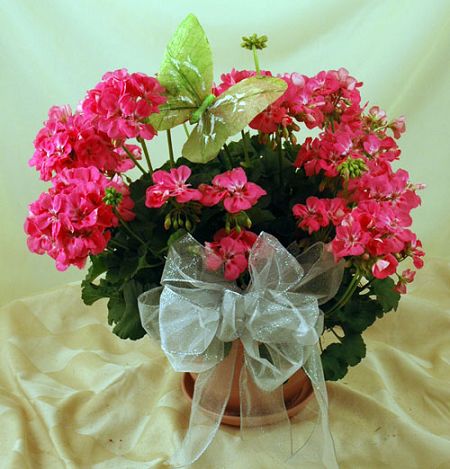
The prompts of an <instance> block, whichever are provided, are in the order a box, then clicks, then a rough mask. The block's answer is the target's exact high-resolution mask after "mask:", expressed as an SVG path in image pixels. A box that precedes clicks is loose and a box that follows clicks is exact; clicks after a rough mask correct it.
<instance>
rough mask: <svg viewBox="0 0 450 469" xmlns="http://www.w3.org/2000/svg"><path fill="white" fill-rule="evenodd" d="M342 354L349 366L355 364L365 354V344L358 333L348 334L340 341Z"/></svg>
mask: <svg viewBox="0 0 450 469" xmlns="http://www.w3.org/2000/svg"><path fill="white" fill-rule="evenodd" d="M341 347H342V354H343V357H344V358H345V361H346V362H347V363H348V364H349V365H350V366H355V365H357V364H358V363H359V362H360V361H361V360H362V359H363V358H364V357H365V356H366V344H365V343H364V341H363V338H362V336H361V335H360V334H348V335H346V336H345V337H344V338H343V340H342V342H341Z"/></svg>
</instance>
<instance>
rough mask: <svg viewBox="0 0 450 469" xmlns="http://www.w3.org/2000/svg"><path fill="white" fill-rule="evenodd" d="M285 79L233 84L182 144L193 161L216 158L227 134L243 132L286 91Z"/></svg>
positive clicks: (267, 78) (217, 99)
mask: <svg viewBox="0 0 450 469" xmlns="http://www.w3.org/2000/svg"><path fill="white" fill-rule="evenodd" d="M286 88H287V85H286V82H284V81H283V80H281V79H279V78H274V77H267V76H261V77H256V76H255V77H251V78H246V79H245V80H242V81H240V82H239V83H237V84H236V85H233V86H232V87H231V88H229V89H228V90H227V91H225V92H224V93H222V94H221V95H220V96H218V97H217V98H216V100H215V101H214V103H213V104H212V106H211V107H210V108H209V109H208V110H207V111H206V112H204V113H203V115H202V117H201V119H200V122H199V123H198V125H197V126H196V127H195V128H194V130H193V131H192V132H191V135H190V137H189V139H188V140H187V142H186V143H185V144H184V147H183V156H184V157H185V158H187V159H188V160H189V161H192V162H194V163H207V162H208V161H210V160H212V159H214V158H215V157H216V156H217V154H218V153H219V151H220V149H221V148H222V146H223V144H224V143H225V142H226V140H227V139H228V137H231V136H232V135H234V134H236V133H238V132H240V131H241V130H242V129H244V127H245V126H246V125H247V124H248V123H249V122H250V121H251V120H252V119H253V118H254V117H256V116H257V115H258V114H259V113H260V112H262V111H263V110H264V109H266V108H267V107H268V106H269V105H270V104H271V103H273V102H274V101H275V100H277V99H278V98H279V97H280V96H281V95H282V94H283V93H284V92H285V91H286Z"/></svg>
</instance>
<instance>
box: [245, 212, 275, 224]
mask: <svg viewBox="0 0 450 469" xmlns="http://www.w3.org/2000/svg"><path fill="white" fill-rule="evenodd" d="M247 215H248V216H249V217H250V220H251V221H252V226H260V225H266V224H267V223H271V222H273V221H274V220H275V216H274V215H273V213H272V212H271V211H270V210H263V209H261V208H259V207H252V208H251V209H250V210H247Z"/></svg>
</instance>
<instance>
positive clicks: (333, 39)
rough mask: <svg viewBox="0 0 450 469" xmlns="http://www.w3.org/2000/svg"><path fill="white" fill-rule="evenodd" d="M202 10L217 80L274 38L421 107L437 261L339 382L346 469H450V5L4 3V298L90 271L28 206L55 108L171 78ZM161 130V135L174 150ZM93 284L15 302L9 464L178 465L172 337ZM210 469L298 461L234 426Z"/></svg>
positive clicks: (290, 51)
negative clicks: (177, 45)
mask: <svg viewBox="0 0 450 469" xmlns="http://www.w3.org/2000/svg"><path fill="white" fill-rule="evenodd" d="M275 4H276V7H275V8H274V7H273V5H275ZM191 11H192V12H194V13H196V14H197V15H198V17H199V18H200V20H201V22H202V24H203V26H204V27H205V29H206V31H207V34H208V36H209V38H210V42H211V44H212V47H213V51H214V56H215V66H216V77H218V76H219V74H220V73H221V72H222V71H228V70H229V69H231V68H232V67H233V66H235V67H238V68H245V67H251V57H250V56H249V54H247V53H246V52H244V51H243V50H242V49H240V47H239V43H240V37H241V36H242V35H243V34H248V33H250V34H251V33H253V32H258V33H266V34H268V36H269V40H270V47H269V49H268V50H267V51H265V52H264V53H263V54H262V56H261V62H262V65H263V66H264V67H267V68H270V69H272V70H273V71H280V72H282V71H298V72H302V73H305V74H314V73H316V72H317V71H319V70H322V69H330V68H338V67H340V66H345V67H347V68H348V69H349V71H350V72H351V73H352V74H353V75H355V76H356V77H357V78H359V79H360V80H362V81H364V82H365V86H364V88H363V97H364V99H367V100H369V99H370V101H371V103H373V104H379V105H380V106H382V107H383V108H385V109H386V111H388V113H389V115H390V116H397V115H400V114H405V115H406V116H407V119H408V132H407V134H406V135H405V136H404V137H402V140H401V146H402V148H403V160H402V166H404V167H406V168H407V169H408V170H409V171H410V174H411V178H412V180H413V181H417V182H425V183H427V184H428V186H429V187H428V189H427V190H426V191H425V192H424V193H423V206H422V207H421V208H419V209H418V210H416V212H415V229H416V231H417V232H418V233H419V235H420V236H421V237H422V239H423V241H424V244H425V248H426V250H427V253H428V261H427V265H426V267H425V269H424V271H423V272H420V274H419V275H418V278H417V283H416V284H414V286H413V287H412V288H411V294H410V295H408V296H407V297H406V298H404V299H403V301H402V303H401V306H400V309H399V311H398V312H397V313H391V314H389V315H388V316H387V317H386V318H385V319H383V320H382V321H380V322H379V323H377V325H375V326H374V327H373V328H371V329H370V331H369V332H368V333H367V334H366V335H365V338H366V341H367V345H368V358H367V359H365V360H364V361H363V363H362V364H361V365H360V366H358V367H357V368H355V369H352V370H351V371H350V373H349V374H348V376H347V377H346V378H345V379H344V380H343V381H342V382H339V383H331V384H330V385H329V395H330V420H331V428H332V431H333V434H334V437H335V441H336V448H337V453H338V459H339V462H340V464H341V467H342V468H343V469H346V468H348V469H354V468H356V469H359V468H364V469H366V468H367V469H372V468H373V469H379V468H396V469H397V468H398V469H404V468H405V469H406V468H408V469H410V468H411V469H416V468H417V469H425V468H426V469H428V468H429V469H446V468H448V467H450V449H449V448H450V447H449V443H448V436H449V435H448V434H449V426H448V422H449V410H448V402H449V399H450V396H449V391H448V389H449V387H448V374H449V373H448V363H449V358H448V357H449V351H448V348H449V342H450V341H449V340H448V330H449V312H450V297H449V294H448V293H449V291H448V286H449V283H450V268H449V262H448V261H449V260H450V255H449V251H448V247H447V245H448V240H449V237H450V223H449V218H450V216H449V210H448V202H449V200H450V184H448V170H449V164H448V143H447V134H448V130H449V125H448V117H447V112H448V111H447V110H448V109H450V102H449V97H450V93H449V84H450V83H449V81H450V80H449V78H450V74H449V52H450V51H449V39H448V31H449V29H450V24H449V16H450V1H448V0H429V1H428V2H424V1H422V0H417V1H415V0H410V1H407V0H403V1H402V0H393V1H379V0H378V1H376V0H374V1H351V0H335V1H323V0H311V1H306V0H297V1H280V0H279V1H277V2H275V1H267V0H260V1H247V2H243V1H236V0H229V1H227V2H219V1H214V2H212V1H209V2H207V1H196V2H192V1H190V2H188V1H181V0H180V1H171V2H170V1H149V0H147V1H137V0H130V1H117V0H108V1H107V0H97V1H93V0H78V1H76V2H74V1H70V0H67V1H62V0H61V1H49V0H39V1H37V0H36V1H35V0H29V1H26V0H10V1H6V0H5V1H2V0H0V51H1V53H0V64H1V70H0V103H1V113H0V133H1V135H0V136H1V146H0V154H1V161H2V170H1V172H0V178H1V184H0V213H1V216H2V218H1V225H0V226H1V228H0V262H1V264H0V266H1V267H0V304H1V303H7V302H8V301H9V300H12V299H14V298H21V297H23V296H26V295H31V294H33V293H35V292H41V291H43V290H45V289H48V288H51V287H55V286H57V285H62V284H64V283H66V282H68V281H71V280H77V279H80V278H81V277H82V272H79V271H77V270H71V271H69V272H67V273H65V274H60V273H58V272H56V270H55V268H54V267H53V262H52V261H51V260H50V259H47V258H44V257H38V256H34V255H31V254H29V253H28V252H27V250H26V247H25V236H24V234H23V232H22V224H23V220H24V217H25V216H26V207H27V204H28V203H30V202H31V201H32V200H34V199H36V198H37V196H38V195H39V193H40V192H41V191H43V190H45V189H46V185H45V184H43V183H41V182H39V181H38V178H37V174H36V172H35V171H34V170H31V169H29V168H28V167H27V160H28V159H29V157H30V155H31V154H32V141H33V139H34V136H35V134H36V132H37V131H38V129H39V128H40V126H41V124H42V121H43V120H44V119H45V117H46V112H47V110H48V108H49V107H50V106H51V105H53V104H64V103H70V104H71V105H72V106H73V107H75V106H76V104H77V102H78V101H79V99H81V98H82V96H83V94H84V92H85V90H86V89H88V88H90V87H92V86H94V85H95V84H96V83H97V82H98V80H99V79H100V77H101V75H102V74H103V73H104V72H105V71H106V70H113V69H116V68H120V67H127V68H128V69H129V70H130V71H144V72H147V73H154V72H156V71H157V70H158V67H159V63H160V60H161V58H162V54H163V51H164V46H165V44H166V42H167V41H168V39H169V37H170V35H171V34H172V32H173V30H174V29H175V27H176V25H177V24H178V23H179V22H180V21H181V20H182V19H183V18H184V17H185V15H186V14H187V13H188V12H191ZM161 140H162V143H161V144H160V143H159V142H157V141H153V142H151V144H150V147H151V151H152V153H153V154H154V155H158V158H159V161H162V160H163V159H164V158H165V157H166V154H165V145H164V139H161ZM178 143H179V141H178ZM79 295H80V291H79V285H72V286H65V287H60V288H57V289H54V290H53V291H51V292H50V293H45V294H42V295H40V296H37V297H32V298H28V299H25V300H17V301H13V302H11V303H10V304H9V305H8V306H5V307H4V308H2V309H0V366H1V369H2V373H1V374H0V467H2V468H3V467H5V468H8V469H10V468H13V469H15V468H17V469H23V468H33V469H34V468H37V469H41V468H42V469H57V468H71V469H72V468H73V469H78V468H83V469H84V468H91V467H95V468H97V469H106V468H108V469H110V468H114V469H116V468H117V469H119V468H123V469H130V468H136V469H137V468H144V467H145V468H147V467H154V468H162V467H166V466H164V461H166V460H167V458H168V456H169V454H170V453H171V452H172V451H173V449H174V447H175V446H176V444H177V442H178V441H179V439H180V438H181V437H182V435H183V433H184V429H185V427H186V425H187V418H188V414H189V406H188V403H187V401H186V400H184V399H183V398H182V395H181V391H180V389H179V379H180V377H179V375H177V374H175V373H174V372H173V371H172V370H171V369H170V368H169V366H168V364H167V361H166V360H165V358H164V357H163V355H162V353H161V351H160V350H159V348H158V347H157V346H156V345H155V344H152V343H151V342H150V341H148V340H142V341H139V342H138V343H134V342H130V341H122V340H120V339H118V338H117V337H115V336H114V335H113V334H111V332H110V328H109V327H108V326H107V324H106V306H105V302H99V303H97V304H96V305H94V306H93V307H90V308H88V307H85V306H84V305H82V303H81V300H80V299H79ZM195 467H198V468H199V469H200V468H201V469H216V468H227V469H228V468H231V467H232V468H233V469H240V468H242V469H244V468H245V469H248V468H249V469H253V468H254V469H272V468H274V467H281V466H280V465H279V463H277V462H274V461H272V460H270V459H268V457H267V455H266V454H265V453H264V452H261V453H258V454H256V453H251V452H246V451H245V450H244V449H243V446H242V444H241V442H240V440H239V438H238V435H237V433H236V432H235V431H232V430H230V429H223V431H220V432H219V434H218V436H217V441H216V442H215V443H214V446H213V447H212V448H211V451H210V452H209V453H208V454H207V455H205V457H204V458H203V459H202V461H201V462H199V463H198V464H196V465H195Z"/></svg>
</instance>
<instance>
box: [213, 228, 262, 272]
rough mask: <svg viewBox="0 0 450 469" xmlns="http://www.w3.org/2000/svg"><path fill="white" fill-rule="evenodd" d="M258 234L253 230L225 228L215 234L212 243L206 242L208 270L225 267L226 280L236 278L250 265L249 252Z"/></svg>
mask: <svg viewBox="0 0 450 469" xmlns="http://www.w3.org/2000/svg"><path fill="white" fill-rule="evenodd" d="M256 238H257V236H256V234H255V233H253V232H252V231H248V230H241V231H240V232H237V231H236V230H231V232H230V233H229V234H227V232H226V231H225V229H222V230H219V231H218V232H217V233H216V234H215V235H214V241H213V242H212V243H205V247H206V259H205V265H206V268H207V269H208V270H212V271H217V270H219V269H222V268H223V272H224V277H225V279H226V280H229V281H233V280H236V279H237V278H238V277H239V276H240V275H241V274H242V273H244V272H245V271H246V270H247V267H248V254H249V252H250V249H251V248H252V246H253V244H254V242H255V241H256Z"/></svg>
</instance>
